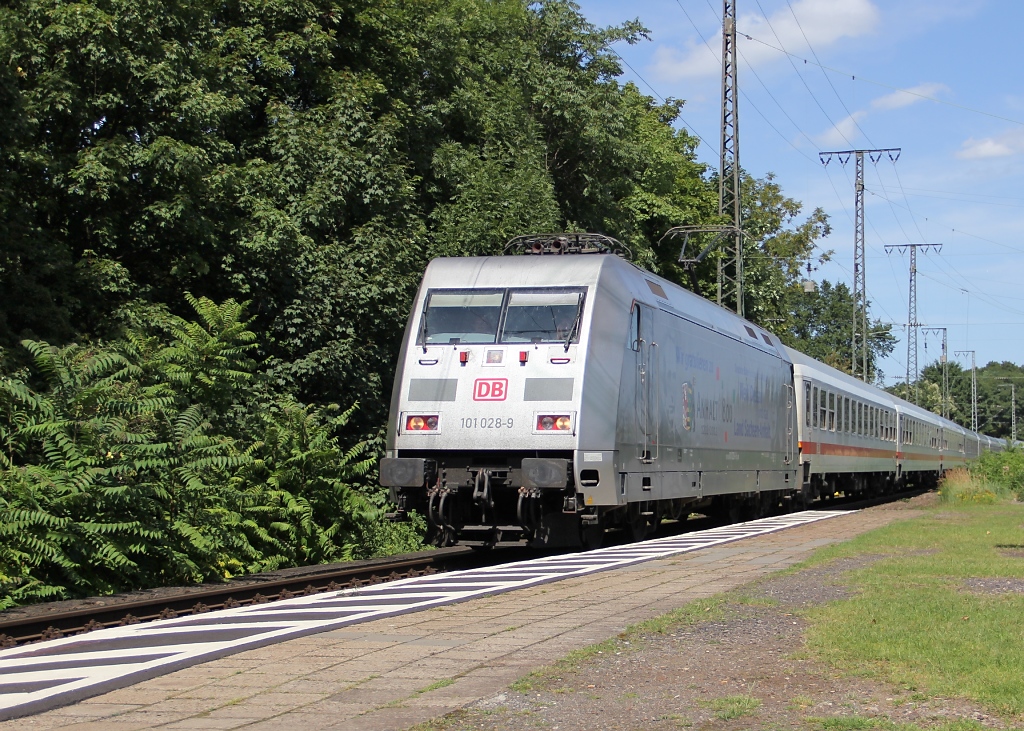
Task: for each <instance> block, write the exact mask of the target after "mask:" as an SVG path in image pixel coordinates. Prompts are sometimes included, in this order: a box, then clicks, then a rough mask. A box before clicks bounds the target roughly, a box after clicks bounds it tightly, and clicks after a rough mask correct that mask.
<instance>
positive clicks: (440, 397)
mask: <svg viewBox="0 0 1024 731" xmlns="http://www.w3.org/2000/svg"><path fill="white" fill-rule="evenodd" d="M524 258H525V257H508V258H479V259H439V260H435V261H434V262H431V264H430V266H429V267H428V269H427V272H426V274H425V276H424V281H423V285H422V286H421V289H420V293H419V295H418V296H417V300H416V304H415V305H414V310H413V314H412V316H411V317H410V320H409V324H408V326H407V332H406V337H405V343H404V348H403V352H402V358H401V360H400V363H399V369H398V372H397V373H396V379H395V388H394V392H393V396H392V406H391V419H390V423H389V427H388V452H387V457H386V458H385V459H383V460H382V461H381V467H380V480H381V484H382V485H385V486H387V487H389V488H390V490H391V499H392V501H393V502H394V503H395V504H396V505H397V506H398V511H397V513H396V514H395V517H397V518H401V517H402V516H403V514H405V513H407V512H408V511H410V510H413V509H415V510H417V511H419V512H421V513H422V514H424V515H426V516H427V518H428V521H429V523H430V524H431V526H432V528H433V530H434V531H435V542H437V543H439V544H442V545H444V544H451V543H454V542H455V541H456V540H460V541H462V542H463V543H467V544H470V545H472V544H484V545H489V544H493V543H496V542H498V541H508V540H523V539H526V540H534V541H535V542H537V543H544V544H545V545H553V544H557V543H559V542H564V541H565V537H566V536H568V538H569V540H568V542H569V543H578V541H579V535H578V534H579V529H578V527H577V528H575V529H574V526H578V525H579V523H580V518H579V515H578V514H579V513H582V512H585V511H584V509H583V506H582V500H579V501H577V493H576V488H575V484H574V483H575V481H574V479H573V454H574V450H575V449H576V448H577V436H578V416H579V401H580V392H581V390H582V389H581V374H582V360H583V354H584V353H585V349H586V325H587V324H588V322H589V320H588V314H589V311H588V292H589V287H588V285H587V283H586V282H585V281H583V280H582V279H575V280H574V278H572V277H569V278H568V279H566V278H565V277H564V276H563V277H557V276H552V277H551V278H550V279H549V280H547V281H545V280H544V277H543V276H541V277H539V278H538V276H537V272H536V270H533V271H531V269H532V267H527V266H523V262H522V260H523V259H524ZM563 274H564V273H563ZM559 280H561V281H559ZM567 281H568V283H565V282H567ZM569 523H571V524H572V525H571V526H570V525H568V524H569ZM567 528H568V530H567Z"/></svg>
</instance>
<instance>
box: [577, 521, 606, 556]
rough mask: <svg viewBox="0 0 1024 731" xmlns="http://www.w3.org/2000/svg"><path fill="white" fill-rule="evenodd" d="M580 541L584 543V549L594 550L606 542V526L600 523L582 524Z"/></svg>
mask: <svg viewBox="0 0 1024 731" xmlns="http://www.w3.org/2000/svg"><path fill="white" fill-rule="evenodd" d="M580 543H582V544H583V550H585V551H593V550H594V549H595V548H600V547H601V545H602V544H603V543H604V526H603V525H601V524H600V523H598V524H597V525H581V526H580Z"/></svg>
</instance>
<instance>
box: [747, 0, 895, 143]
mask: <svg viewBox="0 0 1024 731" xmlns="http://www.w3.org/2000/svg"><path fill="white" fill-rule="evenodd" d="M786 5H787V6H788V7H789V12H790V14H792V16H793V20H794V21H796V27H797V28H799V29H800V35H802V36H803V37H804V42H805V43H806V44H807V48H808V49H810V51H811V55H812V56H814V60H815V61H817V62H818V63H817V64H816V65H817V66H818V68H821V59H819V58H818V54H817V52H816V51H815V50H814V46H812V45H811V39H810V38H808V37H807V34H806V33H805V32H804V27H803V25H801V24H800V18H798V17H797V16H796V11H795V10H794V9H793V4H792V3H791V2H790V1H789V0H786ZM757 7H759V8H760V7H761V2H760V0H757ZM761 13H762V14H763V13H764V9H763V8H762V9H761ZM765 20H766V21H767V20H768V16H767V15H765ZM769 27H771V24H770V23H769ZM772 33H773V34H775V31H774V30H772ZM775 37H776V38H778V35H776V36H775ZM779 45H780V46H781V45H782V42H781V41H780V42H779ZM821 74H822V76H824V77H825V81H827V82H828V85H829V87H831V89H832V93H833V94H835V95H836V99H838V100H839V103H840V104H841V105H842V106H843V110H845V112H846V115H847V118H848V119H849V120H851V121H852V122H853V123H854V124H855V125H856V126H857V129H859V130H860V133H861V134H862V135H864V139H866V140H867V141H868V144H869V145H871V146H872V147H877V145H875V143H874V141H872V139H871V137H869V136H868V133H867V132H865V131H864V128H863V127H861V126H860V122H858V121H857V118H856V117H855V116H854V114H853V112H851V111H850V109H849V107H847V106H846V102H844V101H843V97H842V96H841V95H840V94H839V92H838V91H836V87H835V86H834V85H833V84H832V79H830V78H829V76H828V74H827V73H825V69H823V68H821Z"/></svg>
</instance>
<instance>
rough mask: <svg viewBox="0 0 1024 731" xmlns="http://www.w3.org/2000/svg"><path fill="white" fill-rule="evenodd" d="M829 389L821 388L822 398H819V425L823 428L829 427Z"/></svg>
mask: <svg viewBox="0 0 1024 731" xmlns="http://www.w3.org/2000/svg"><path fill="white" fill-rule="evenodd" d="M827 394H828V391H826V390H825V389H821V398H819V399H818V425H819V426H820V427H821V428H822V429H828V397H827Z"/></svg>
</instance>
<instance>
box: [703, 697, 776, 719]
mask: <svg viewBox="0 0 1024 731" xmlns="http://www.w3.org/2000/svg"><path fill="white" fill-rule="evenodd" d="M701 705H702V706H704V707H706V708H710V709H711V710H713V711H714V712H715V718H717V719H718V720H720V721H730V720H732V719H734V718H742V717H743V716H749V715H751V714H752V713H753V712H754V711H756V710H757V709H758V708H760V706H761V701H760V700H758V699H757V698H754V697H753V696H749V695H727V696H723V697H722V698H714V699H713V700H710V701H703V702H702V703H701Z"/></svg>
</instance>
